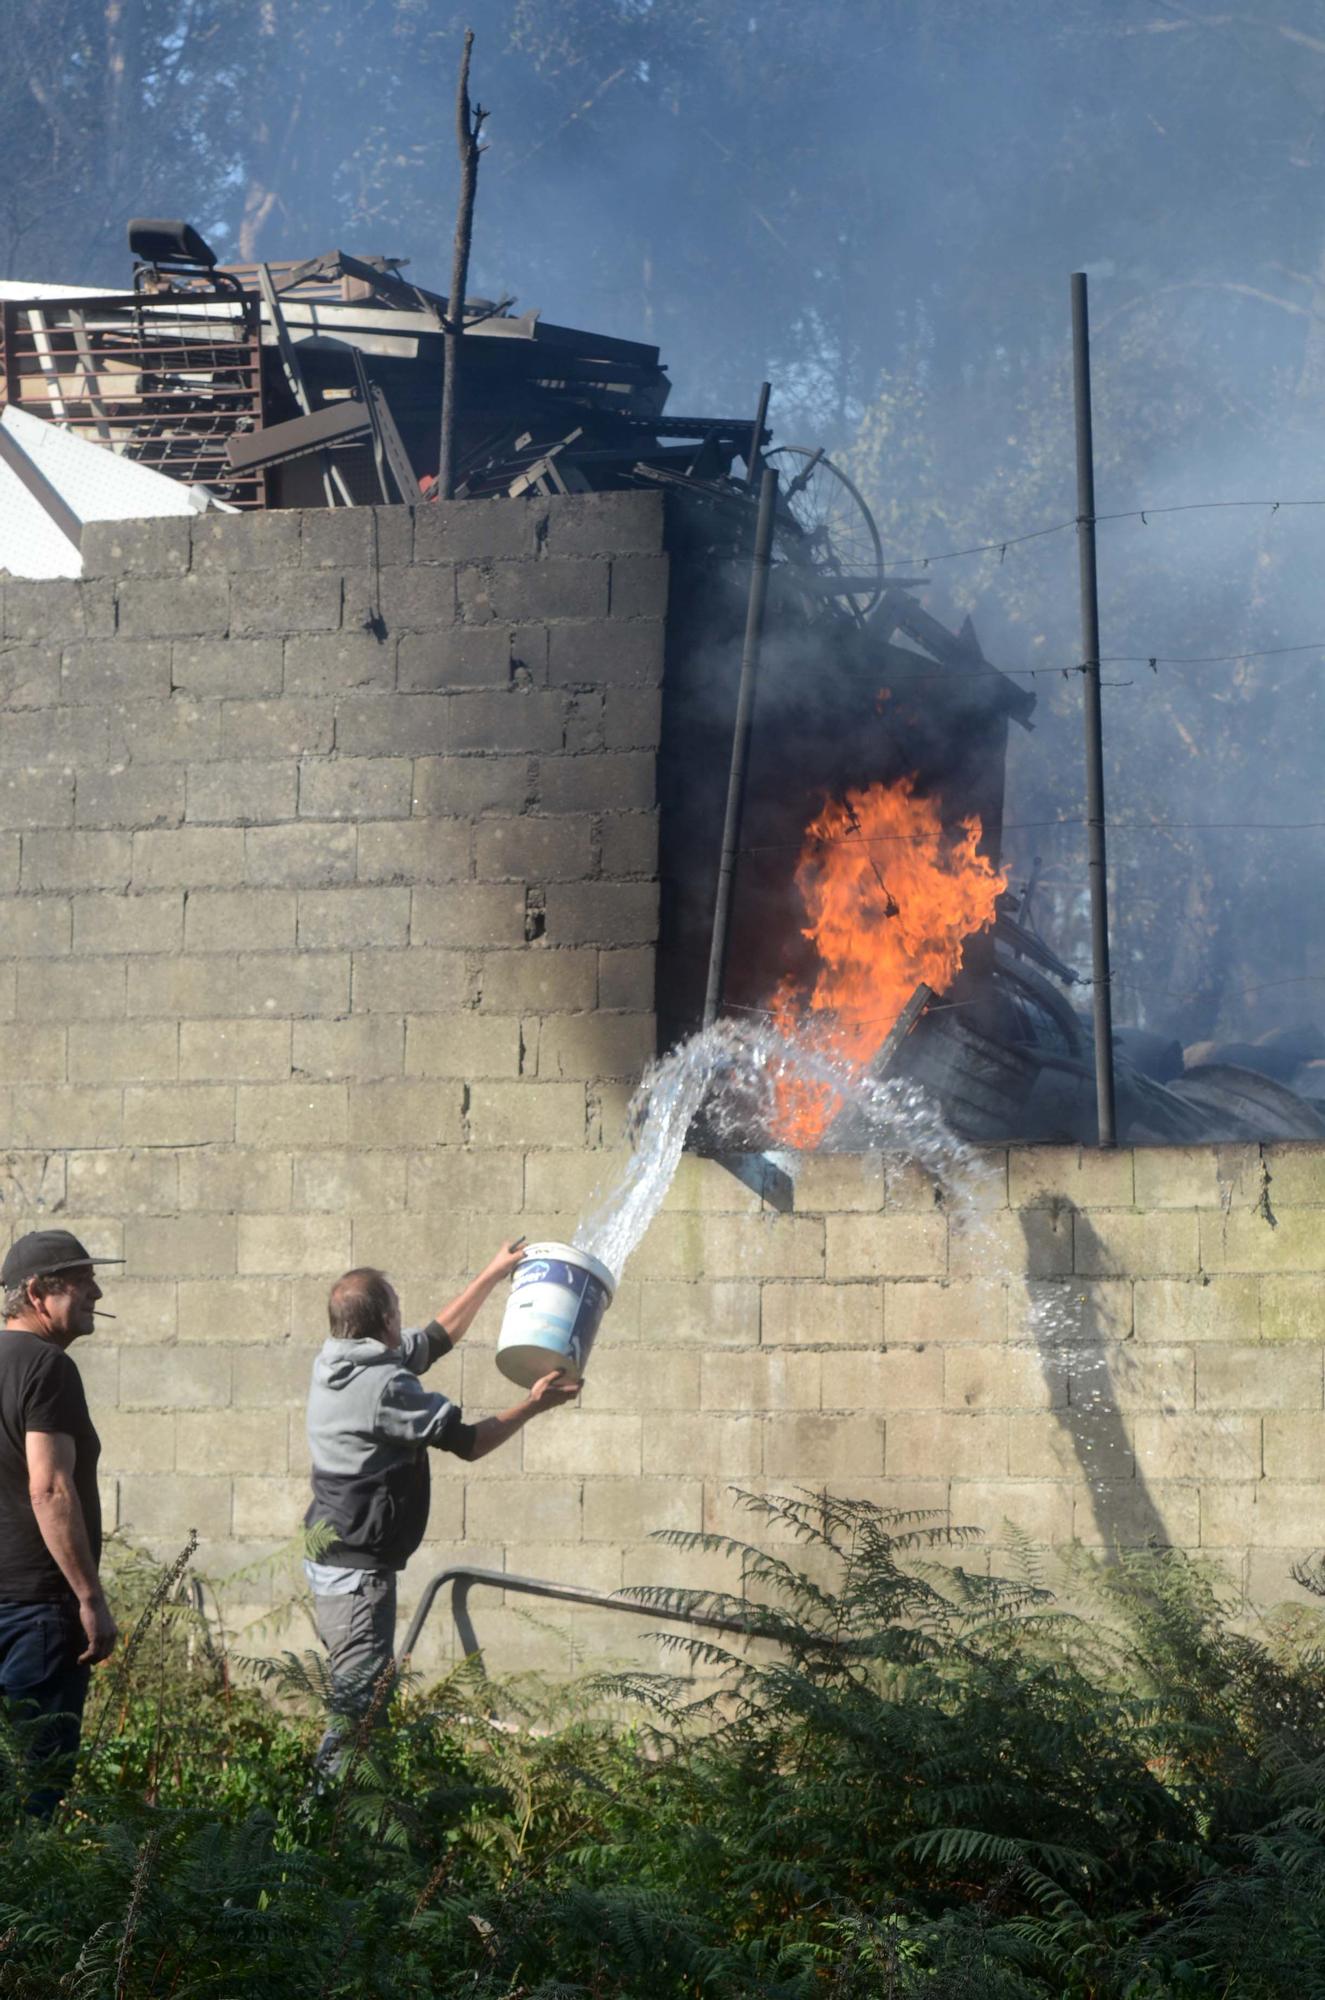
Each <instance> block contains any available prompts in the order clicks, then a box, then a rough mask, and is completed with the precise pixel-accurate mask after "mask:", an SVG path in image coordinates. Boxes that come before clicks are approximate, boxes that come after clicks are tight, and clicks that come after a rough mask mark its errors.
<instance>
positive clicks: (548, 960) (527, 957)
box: [479, 944, 598, 1014]
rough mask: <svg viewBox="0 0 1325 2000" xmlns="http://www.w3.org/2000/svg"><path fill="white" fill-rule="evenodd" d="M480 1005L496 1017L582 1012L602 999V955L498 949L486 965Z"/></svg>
mask: <svg viewBox="0 0 1325 2000" xmlns="http://www.w3.org/2000/svg"><path fill="white" fill-rule="evenodd" d="M480 977H481V980H482V991H481V996H480V1001H479V1004H480V1006H481V1007H482V1009H483V1010H484V1012H486V1013H494V1014H526V1013H528V1014H553V1013H556V1014H563V1013H564V1014H578V1013H583V1012H585V1011H586V1010H588V1009H589V1008H591V1007H593V1005H594V1003H595V1001H596V1000H597V998H598V954H597V952H595V951H593V950H591V949H590V950H580V951H576V950H574V949H571V950H564V951H554V950H548V949H547V948H546V947H544V946H543V945H541V944H540V945H537V946H531V947H529V948H527V949H525V950H516V951H498V952H492V953H490V954H489V955H487V956H485V958H484V959H483V961H482V965H481V967H480Z"/></svg>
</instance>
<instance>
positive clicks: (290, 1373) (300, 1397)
mask: <svg viewBox="0 0 1325 2000" xmlns="http://www.w3.org/2000/svg"><path fill="white" fill-rule="evenodd" d="M287 1289H288V1288H287ZM325 1296H326V1292H325V1289H324V1291H323V1299H324V1300H325ZM326 1329H327V1314H326V1306H325V1303H324V1304H323V1307H322V1310H321V1312H320V1313H319V1315H318V1320H317V1323H316V1325H308V1326H300V1325H299V1324H298V1323H296V1330H295V1336H294V1338H293V1339H291V1340H283V1339H282V1338H280V1337H279V1336H278V1335H275V1334H273V1336H272V1338H270V1339H269V1340H267V1341H263V1342H255V1343H254V1345H253V1346H251V1347H236V1348H234V1349H233V1350H232V1351H231V1362H232V1370H233V1372H232V1377H231V1396H232V1401H233V1407H234V1408H235V1409H237V1410H252V1409H260V1410H261V1409H277V1408H284V1409H286V1410H293V1411H295V1412H296V1413H297V1419H298V1420H299V1421H302V1418H303V1412H304V1408H305V1406H306V1404H307V1402H308V1386H309V1382H310V1379H311V1377H312V1371H313V1362H314V1359H315V1357H316V1355H317V1351H318V1347H319V1345H320V1344H321V1342H322V1340H323V1338H324V1337H325V1334H326Z"/></svg>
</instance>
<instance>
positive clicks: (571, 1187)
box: [524, 1147, 630, 1213]
mask: <svg viewBox="0 0 1325 2000" xmlns="http://www.w3.org/2000/svg"><path fill="white" fill-rule="evenodd" d="M629 1158H630V1155H629V1153H628V1151H627V1150H626V1149H625V1148H624V1147H622V1148H614V1149H613V1150H611V1151H605V1150H602V1151H600V1150H595V1151H593V1152H588V1153H576V1154H566V1153H530V1154H528V1155H527V1156H526V1158H525V1161H524V1199H525V1205H526V1207H528V1208H531V1209H535V1210H537V1209H547V1210H549V1211H556V1210H558V1209H567V1210H569V1209H573V1210H575V1211H576V1212H577V1213H582V1212H583V1211H584V1210H585V1209H587V1208H589V1207H591V1206H593V1205H594V1204H595V1203H596V1202H597V1201H598V1200H599V1199H601V1197H602V1195H603V1192H604V1190H605V1189H608V1188H612V1187H615V1186H616V1185H617V1184H618V1182H619V1181H620V1179H621V1176H622V1174H623V1173H624V1172H625V1169H626V1166H627V1164H628V1162H629Z"/></svg>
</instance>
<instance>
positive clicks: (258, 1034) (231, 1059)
mask: <svg viewBox="0 0 1325 2000" xmlns="http://www.w3.org/2000/svg"><path fill="white" fill-rule="evenodd" d="M179 1074H180V1078H181V1080H182V1081H190V1082H193V1081H197V1082H202V1081H225V1082H232V1083H257V1082H281V1081H284V1080H285V1079H286V1078H288V1077H289V1074H290V1024H289V1022H288V1021H182V1022H181V1023H180V1027H179Z"/></svg>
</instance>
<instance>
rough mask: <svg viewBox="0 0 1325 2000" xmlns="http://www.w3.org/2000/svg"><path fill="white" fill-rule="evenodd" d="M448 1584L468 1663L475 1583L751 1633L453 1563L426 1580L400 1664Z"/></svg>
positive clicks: (474, 1648)
mask: <svg viewBox="0 0 1325 2000" xmlns="http://www.w3.org/2000/svg"><path fill="white" fill-rule="evenodd" d="M448 1583H449V1584H451V1585H452V1591H451V1614H452V1617H453V1618H454V1619H455V1628H456V1631H457V1633H458V1634H459V1636H460V1644H461V1645H462V1646H463V1648H464V1652H465V1658H466V1659H471V1658H472V1657H473V1655H474V1654H475V1653H477V1652H480V1651H481V1650H482V1648H481V1647H480V1645H479V1642H478V1638H477V1635H476V1634H475V1631H474V1626H473V1622H472V1620H471V1619H470V1616H469V1593H470V1590H471V1589H472V1587H473V1586H474V1584H476V1583H486V1584H491V1586H492V1588H493V1589H494V1590H513V1591H515V1592H517V1594H519V1595H521V1596H524V1597H550V1598H553V1599H555V1600H556V1602H558V1603H560V1604H591V1605H593V1606H595V1607H596V1608H597V1609H598V1610H606V1611H630V1612H633V1613H634V1614H635V1616H636V1617H637V1618H665V1619H667V1620H669V1621H670V1622H671V1623H672V1624H681V1625H704V1626H707V1627H708V1628H709V1630H710V1631H714V1632H740V1633H743V1634H746V1635H748V1634H749V1633H750V1631H751V1627H750V1626H749V1624H748V1623H747V1622H746V1621H745V1619H743V1618H720V1617H715V1616H711V1615H710V1614H708V1613H706V1612H702V1611H670V1610H667V1609H666V1608H664V1607H663V1606H661V1605H657V1604H645V1603H642V1602H641V1601H640V1599H639V1598H636V1597H614V1596H613V1595H612V1593H611V1592H610V1591H606V1590H585V1589H584V1588H583V1587H582V1586H581V1585H580V1584H577V1583H547V1582H545V1581H544V1580H543V1579H542V1578H541V1577H536V1576H511V1575H508V1574H507V1572H506V1571H505V1570H500V1569H476V1568H474V1567H473V1566H472V1565H471V1564H469V1563H455V1564H453V1565H452V1567H451V1568H450V1569H442V1570H438V1572H437V1574H436V1576H434V1577H430V1578H429V1580H428V1582H427V1583H426V1584H425V1585H424V1587H423V1595H422V1596H421V1597H420V1599H419V1601H418V1604H417V1606H416V1608H415V1612H414V1616H413V1617H412V1618H411V1620H410V1623H409V1630H408V1631H407V1632H406V1634H405V1643H404V1645H403V1646H402V1647H401V1648H400V1651H399V1653H398V1654H397V1655H396V1664H397V1665H398V1666H399V1665H402V1664H403V1663H404V1661H405V1660H406V1659H407V1658H408V1656H409V1655H410V1654H411V1653H412V1652H413V1650H414V1648H415V1646H416V1645H417V1643H418V1638H419V1634H420V1632H421V1631H422V1630H423V1627H424V1624H425V1623H426V1621H427V1618H428V1614H429V1613H430V1612H431V1610H432V1607H433V1605H434V1604H435V1603H436V1601H437V1596H438V1593H439V1592H440V1591H442V1590H444V1589H445V1587H446V1585H447V1584H448Z"/></svg>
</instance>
